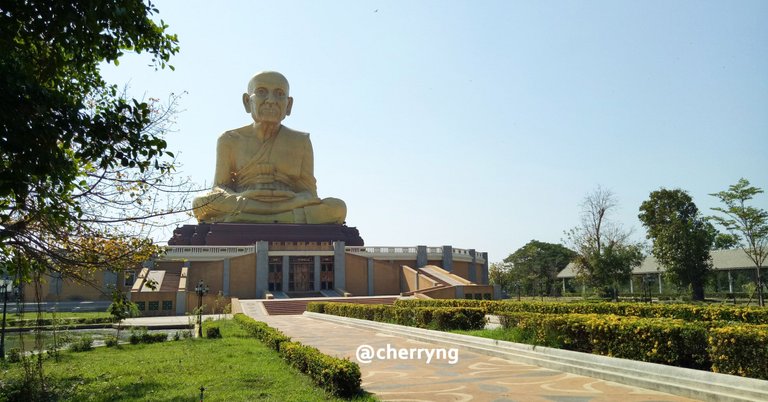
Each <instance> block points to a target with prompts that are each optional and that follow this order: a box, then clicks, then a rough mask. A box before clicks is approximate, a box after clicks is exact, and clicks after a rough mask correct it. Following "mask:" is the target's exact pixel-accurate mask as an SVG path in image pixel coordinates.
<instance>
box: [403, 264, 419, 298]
mask: <svg viewBox="0 0 768 402" xmlns="http://www.w3.org/2000/svg"><path fill="white" fill-rule="evenodd" d="M401 271H402V273H403V274H402V280H401V281H400V284H401V288H400V289H401V291H402V292H412V291H414V290H418V289H417V288H416V281H417V280H416V278H417V276H418V273H417V272H416V271H415V270H414V269H413V268H411V267H409V266H405V265H403V266H402V267H401Z"/></svg>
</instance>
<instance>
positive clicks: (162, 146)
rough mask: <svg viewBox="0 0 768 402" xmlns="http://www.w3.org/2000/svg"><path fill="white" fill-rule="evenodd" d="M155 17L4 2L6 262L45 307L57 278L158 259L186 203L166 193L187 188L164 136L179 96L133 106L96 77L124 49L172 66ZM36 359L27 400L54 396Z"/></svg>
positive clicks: (2, 246) (1, 174)
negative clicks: (168, 224) (45, 291)
mask: <svg viewBox="0 0 768 402" xmlns="http://www.w3.org/2000/svg"><path fill="white" fill-rule="evenodd" d="M155 13H157V9H155V8H154V6H153V5H152V3H151V2H147V3H146V4H145V3H144V2H143V1H141V0H114V1H108V2H102V1H72V2H68V1H54V2H51V1H46V0H26V1H12V2H3V3H2V4H0V55H2V56H0V93H2V94H3V95H2V104H1V105H0V151H1V152H0V264H2V265H4V266H5V267H6V269H7V270H8V271H9V274H11V275H13V276H14V277H15V278H17V280H18V281H26V282H29V281H31V282H32V283H33V285H34V289H35V297H36V299H37V300H39V298H40V297H39V289H40V288H41V284H40V282H41V280H42V277H43V276H44V274H46V273H48V272H49V271H56V272H59V273H61V274H62V275H63V276H64V277H67V278H72V279H76V280H80V281H84V282H88V281H89V274H90V273H91V272H93V271H95V270H100V269H105V268H107V269H112V270H115V271H119V270H121V269H125V268H133V267H134V266H135V265H136V264H137V262H139V261H142V260H144V259H146V258H148V257H149V256H150V255H151V254H153V253H156V252H158V248H157V247H156V246H155V245H154V244H153V243H152V241H151V240H149V239H148V233H149V232H150V231H151V230H152V229H153V228H154V227H155V226H154V225H157V224H159V223H160V220H161V218H160V217H162V216H165V214H167V213H171V212H175V211H178V210H179V209H180V208H178V205H179V203H180V202H183V200H181V199H179V198H173V197H171V198H164V197H162V196H161V194H162V193H165V194H173V193H175V192H176V191H181V193H180V194H185V193H186V191H187V190H186V189H185V188H182V187H183V182H182V183H179V182H178V181H176V178H175V177H174V176H173V172H174V170H175V166H176V162H175V159H174V156H173V154H172V153H170V152H168V151H167V150H166V148H167V143H166V141H165V140H164V138H163V137H164V134H165V132H166V130H167V127H168V125H169V124H170V123H171V117H172V116H173V114H174V110H175V109H174V106H175V101H176V99H177V98H172V99H171V101H170V102H169V104H168V105H167V106H163V105H161V104H160V102H159V101H153V100H150V101H149V102H144V101H139V100H135V99H129V98H128V97H126V96H125V95H124V94H123V93H122V92H121V91H119V90H118V88H117V87H116V86H115V85H108V84H107V83H106V82H105V81H104V80H103V79H102V77H101V74H100V71H99V68H100V65H101V63H104V62H107V63H115V64H118V59H119V58H120V57H121V56H123V54H124V52H126V51H132V52H137V53H143V52H146V53H149V54H150V55H151V57H152V61H153V63H154V65H155V68H164V67H166V63H167V62H168V60H169V59H170V57H171V56H172V55H173V54H175V53H176V52H177V51H178V46H177V38H176V36H175V35H172V34H168V33H166V28H167V26H166V25H165V24H164V23H163V22H162V21H160V22H159V23H156V22H154V21H153V20H152V19H151V17H152V15H153V14H155ZM180 186H182V187H180ZM182 198H183V196H182ZM39 314H40V311H39V309H38V316H39ZM40 339H41V338H38V342H39V341H40ZM38 356H40V358H38V359H37V360H38V363H37V370H36V372H34V373H31V374H30V372H28V371H27V370H25V372H26V373H27V374H28V375H27V377H26V378H27V380H29V384H30V387H25V389H28V390H29V392H30V395H29V398H28V399H35V398H36V396H35V395H37V396H42V395H45V394H46V385H45V381H42V380H43V379H44V376H43V374H42V373H43V372H42V358H41V356H42V355H41V354H40V355H38ZM25 367H26V366H25ZM35 393H36V394H35Z"/></svg>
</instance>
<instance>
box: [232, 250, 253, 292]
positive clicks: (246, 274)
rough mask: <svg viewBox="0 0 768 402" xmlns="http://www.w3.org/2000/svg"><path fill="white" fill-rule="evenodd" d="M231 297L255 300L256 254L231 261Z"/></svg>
mask: <svg viewBox="0 0 768 402" xmlns="http://www.w3.org/2000/svg"><path fill="white" fill-rule="evenodd" d="M229 295H230V296H231V297H237V298H240V299H255V298H256V297H258V295H257V294H256V254H255V253H254V254H248V255H242V256H239V257H234V258H232V259H230V261H229Z"/></svg>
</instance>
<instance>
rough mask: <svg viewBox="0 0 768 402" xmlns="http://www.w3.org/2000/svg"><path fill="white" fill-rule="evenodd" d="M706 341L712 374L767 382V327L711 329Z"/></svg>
mask: <svg viewBox="0 0 768 402" xmlns="http://www.w3.org/2000/svg"><path fill="white" fill-rule="evenodd" d="M708 340H709V355H710V358H711V359H712V371H714V372H716V373H725V374H733V375H740V376H745V377H753V378H760V379H763V380H768V328H765V327H763V326H760V327H758V326H750V325H741V326H731V327H723V328H713V329H712V330H711V331H710V332H709V338H708Z"/></svg>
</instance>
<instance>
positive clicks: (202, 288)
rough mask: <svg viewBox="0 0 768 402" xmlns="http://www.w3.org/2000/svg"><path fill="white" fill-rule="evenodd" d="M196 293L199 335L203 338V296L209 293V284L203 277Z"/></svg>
mask: <svg viewBox="0 0 768 402" xmlns="http://www.w3.org/2000/svg"><path fill="white" fill-rule="evenodd" d="M195 293H197V337H198V338H202V337H203V296H205V295H206V294H207V293H208V286H206V285H205V284H204V283H203V280H202V279H200V282H199V283H198V284H197V287H195Z"/></svg>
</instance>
